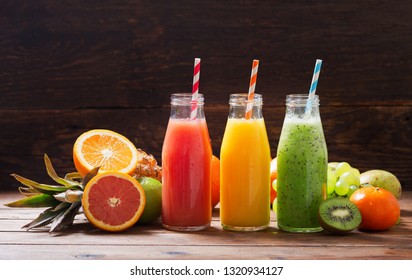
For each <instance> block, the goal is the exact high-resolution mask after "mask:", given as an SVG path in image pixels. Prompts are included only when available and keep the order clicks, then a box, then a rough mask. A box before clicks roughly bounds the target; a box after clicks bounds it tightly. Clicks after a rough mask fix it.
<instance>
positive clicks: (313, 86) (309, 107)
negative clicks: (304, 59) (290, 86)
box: [306, 59, 322, 112]
mask: <svg viewBox="0 0 412 280" xmlns="http://www.w3.org/2000/svg"><path fill="white" fill-rule="evenodd" d="M321 67H322V60H321V59H316V64H315V69H314V70H313V77H312V83H311V84H310V89H309V97H308V103H307V105H306V112H310V110H312V100H313V98H314V97H315V93H316V87H317V86H318V80H319V74H320V68H321Z"/></svg>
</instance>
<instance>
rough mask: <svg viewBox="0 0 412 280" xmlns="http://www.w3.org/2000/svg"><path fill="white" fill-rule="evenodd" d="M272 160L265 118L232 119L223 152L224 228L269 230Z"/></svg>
mask: <svg viewBox="0 0 412 280" xmlns="http://www.w3.org/2000/svg"><path fill="white" fill-rule="evenodd" d="M270 161H271V156H270V147H269V141H268V137H267V134H266V127H265V122H264V120H263V118H258V119H248V120H246V119H244V118H243V119H237V118H228V120H227V124H226V129H225V133H224V136H223V140H222V146H221V151H220V219H221V223H222V227H223V228H224V229H227V230H235V231H254V230H261V229H265V228H267V227H268V225H269V219H270V201H269V200H270Z"/></svg>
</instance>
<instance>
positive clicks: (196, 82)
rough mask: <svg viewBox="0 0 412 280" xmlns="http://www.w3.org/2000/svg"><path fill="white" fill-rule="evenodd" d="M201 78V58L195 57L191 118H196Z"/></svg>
mask: <svg viewBox="0 0 412 280" xmlns="http://www.w3.org/2000/svg"><path fill="white" fill-rule="evenodd" d="M199 78H200V58H195V64H194V69H193V87H192V102H191V103H192V110H191V112H190V119H191V120H194V119H196V115H197V102H198V99H199Z"/></svg>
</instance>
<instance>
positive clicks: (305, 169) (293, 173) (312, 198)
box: [277, 116, 328, 232]
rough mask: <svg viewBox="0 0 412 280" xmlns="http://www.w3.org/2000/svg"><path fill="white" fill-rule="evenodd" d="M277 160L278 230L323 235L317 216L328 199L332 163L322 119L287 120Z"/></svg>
mask: <svg viewBox="0 0 412 280" xmlns="http://www.w3.org/2000/svg"><path fill="white" fill-rule="evenodd" d="M277 160H278V177H277V197H278V199H277V222H278V227H279V228H280V229H283V230H286V231H292V232H312V231H313V232H316V231H321V230H322V228H321V227H320V225H319V222H318V217H317V215H318V209H319V205H320V203H321V201H322V200H323V199H324V198H325V196H326V181H327V163H328V159H327V148H326V143H325V137H324V134H323V128H322V124H321V120H320V117H313V116H312V117H308V118H299V117H286V118H285V121H284V123H283V128H282V132H281V136H280V139H279V145H278V150H277Z"/></svg>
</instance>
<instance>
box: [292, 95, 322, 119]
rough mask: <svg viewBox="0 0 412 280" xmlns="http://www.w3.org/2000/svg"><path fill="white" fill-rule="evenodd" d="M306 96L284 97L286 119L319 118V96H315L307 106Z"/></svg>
mask: <svg viewBox="0 0 412 280" xmlns="http://www.w3.org/2000/svg"><path fill="white" fill-rule="evenodd" d="M308 97H309V96H308V94H289V95H287V96H286V117H299V118H309V117H319V116H320V115H319V96H317V95H315V96H314V97H313V99H312V100H311V101H310V103H309V105H308Z"/></svg>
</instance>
